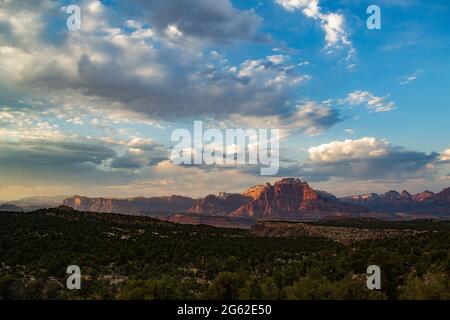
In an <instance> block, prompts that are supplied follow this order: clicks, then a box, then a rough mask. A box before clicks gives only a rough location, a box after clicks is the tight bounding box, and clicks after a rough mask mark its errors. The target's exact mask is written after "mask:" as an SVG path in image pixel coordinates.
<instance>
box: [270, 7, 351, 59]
mask: <svg viewBox="0 0 450 320" xmlns="http://www.w3.org/2000/svg"><path fill="white" fill-rule="evenodd" d="M276 3H277V4H279V5H281V6H282V7H283V8H284V9H286V10H288V11H295V10H301V11H302V13H303V14H304V15H305V16H306V17H308V18H311V19H314V20H319V21H320V24H321V27H322V29H323V30H324V32H325V41H326V46H325V51H326V52H331V51H333V50H335V49H341V48H346V49H347V50H348V56H347V59H349V58H350V57H351V56H352V55H353V54H354V52H355V49H354V48H353V44H352V42H351V41H350V40H349V36H348V32H347V30H346V28H345V18H344V16H343V15H341V14H339V13H334V12H332V13H323V12H322V9H321V8H320V6H319V0H276Z"/></svg>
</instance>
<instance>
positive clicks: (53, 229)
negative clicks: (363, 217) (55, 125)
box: [0, 208, 450, 299]
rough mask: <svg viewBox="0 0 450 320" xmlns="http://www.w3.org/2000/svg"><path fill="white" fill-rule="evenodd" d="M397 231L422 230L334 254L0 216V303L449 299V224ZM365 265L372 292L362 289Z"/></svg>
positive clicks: (85, 216)
mask: <svg viewBox="0 0 450 320" xmlns="http://www.w3.org/2000/svg"><path fill="white" fill-rule="evenodd" d="M380 223H381V222H380ZM331 224H333V225H336V224H337V225H339V223H335V222H333V223H331ZM343 224H344V225H345V226H347V227H348V226H352V227H361V226H363V227H365V228H367V222H359V223H357V222H352V221H346V222H345V223H343ZM381 224H382V225H383V226H385V227H389V228H403V226H402V223H399V222H397V223H395V224H394V223H392V224H389V223H388V222H382V223H381ZM386 224H388V225H386ZM423 226H425V227H423ZM406 227H407V228H408V229H414V228H415V229H417V230H428V231H427V232H423V233H417V234H415V235H411V236H403V237H399V238H386V239H377V240H367V241H360V242H356V243H352V244H349V245H344V244H340V243H337V242H334V241H331V240H328V239H324V238H317V237H273V238H272V237H270V238H269V237H259V236H256V235H253V234H252V233H251V232H250V231H248V230H238V229H220V228H213V227H207V226H191V225H176V224H171V223H168V222H160V221H158V220H154V219H151V218H146V217H134V216H126V215H117V214H95V213H81V212H77V211H73V210H70V209H67V208H66V209H64V208H58V209H48V210H39V211H37V212H34V213H14V212H11V213H5V212H3V213H1V214H0V298H2V299H216V298H224V299H450V289H449V288H450V286H449V276H448V275H449V269H450V258H449V248H448V244H449V243H450V225H449V224H448V223H445V222H423V221H419V222H407V225H406ZM372 264H376V265H379V266H380V267H381V270H382V289H381V290H379V291H376V290H375V291H370V290H368V289H367V288H366V275H365V272H366V268H367V266H369V265H372ZM69 265H78V266H80V268H81V273H82V288H81V290H68V289H67V288H66V277H67V276H68V275H67V274H66V268H67V266H69Z"/></svg>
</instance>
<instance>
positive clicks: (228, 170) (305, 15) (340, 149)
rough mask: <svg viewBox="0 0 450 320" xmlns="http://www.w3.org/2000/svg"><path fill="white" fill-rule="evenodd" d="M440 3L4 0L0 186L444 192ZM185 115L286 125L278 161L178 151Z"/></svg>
mask: <svg viewBox="0 0 450 320" xmlns="http://www.w3.org/2000/svg"><path fill="white" fill-rule="evenodd" d="M70 5H77V6H79V8H80V13H81V15H80V17H81V18H80V28H79V29H77V30H69V29H68V27H67V19H68V18H69V17H70V16H71V14H70V13H67V12H66V10H67V8H68V6H70ZM369 5H377V6H378V7H379V8H380V10H381V15H380V18H381V20H380V21H381V28H380V29H369V28H368V27H367V23H366V21H367V19H368V18H369V16H370V15H371V14H370V13H369V14H368V13H367V12H366V10H367V8H368V7H369ZM449 17H450V4H449V3H448V1H438V0H431V1H419V0H389V1H388V0H379V1H376V0H371V1H365V0H361V1H356V0H354V1H352V0H333V1H331V0H328V1H326V0H266V1H263V0H256V1H252V0H246V1H238V0H214V1H211V0H168V1H152V0H146V1H144V0H134V1H130V0H126V1H125V0H108V1H106V0H104V1H98V0H80V1H76V0H71V1H55V0H36V1H25V0H0V199H1V200H14V199H18V198H22V197H28V196H50V195H72V194H80V195H85V196H104V197H133V196H147V197H150V196H161V195H171V194H182V195H189V196H194V197H197V196H204V195H206V194H209V193H217V192H220V191H228V192H240V191H242V190H244V189H246V188H248V187H250V186H252V185H255V184H261V183H265V182H273V181H276V180H278V179H280V178H281V177H297V178H300V179H302V180H304V181H307V182H308V183H310V185H312V186H313V187H314V188H316V189H320V190H326V191H328V192H332V193H334V194H336V195H338V196H344V195H351V194H361V193H367V192H386V191H388V190H392V189H395V190H399V191H401V190H403V189H407V190H408V191H410V192H411V193H417V192H421V191H423V190H426V189H428V190H432V191H434V192H438V191H440V190H441V189H443V188H444V187H448V186H450V170H449V169H450V141H449V137H450V129H449V123H450V122H449V119H450V99H449V98H450V90H449V89H450V59H449V57H450V19H449ZM194 121H203V123H204V124H205V127H209V128H218V129H220V130H224V129H226V128H244V129H248V128H277V129H279V130H280V132H281V133H282V134H281V136H282V139H281V141H280V159H281V162H280V165H281V167H280V170H279V172H278V174H277V175H276V176H261V175H260V173H259V170H254V168H252V167H249V166H245V165H244V166H205V165H199V166H195V165H192V166H187V165H181V166H179V165H176V164H174V163H173V161H172V160H171V149H172V147H173V146H174V145H175V144H176V142H174V141H172V140H171V134H172V132H173V131H174V130H176V129H178V128H185V129H188V130H190V131H192V129H193V123H194Z"/></svg>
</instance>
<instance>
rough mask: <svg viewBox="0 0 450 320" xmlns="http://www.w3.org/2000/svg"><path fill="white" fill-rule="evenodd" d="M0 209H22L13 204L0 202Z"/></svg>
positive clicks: (10, 210)
mask: <svg viewBox="0 0 450 320" xmlns="http://www.w3.org/2000/svg"><path fill="white" fill-rule="evenodd" d="M0 211H9V212H21V211H23V210H22V208H20V207H18V206H16V205H14V204H10V203H4V204H0Z"/></svg>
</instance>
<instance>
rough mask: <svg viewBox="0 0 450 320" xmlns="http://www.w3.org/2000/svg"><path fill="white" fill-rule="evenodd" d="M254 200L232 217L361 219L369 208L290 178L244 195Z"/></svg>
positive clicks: (246, 192)
mask: <svg viewBox="0 0 450 320" xmlns="http://www.w3.org/2000/svg"><path fill="white" fill-rule="evenodd" d="M242 194H243V195H246V196H251V198H252V201H251V202H250V203H248V204H246V205H243V206H242V207H240V208H239V209H237V210H235V211H233V212H232V213H231V214H232V215H233V216H241V217H253V218H256V219H261V218H263V219H265V218H271V219H273V218H283V219H303V218H305V219H309V218H318V217H324V216H340V215H342V216H355V215H356V216H358V215H359V214H360V213H362V212H366V211H367V209H365V208H363V207H360V206H357V205H351V204H346V203H342V202H341V201H339V200H338V199H337V198H335V197H334V196H332V195H330V194H328V193H324V192H319V191H315V190H314V189H312V188H311V187H310V186H309V185H308V184H307V183H306V182H302V181H301V180H299V179H294V178H288V179H283V180H281V181H278V182H275V183H274V184H273V185H271V184H266V185H261V186H255V187H252V188H250V189H248V190H246V191H244V192H243V193H242Z"/></svg>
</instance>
